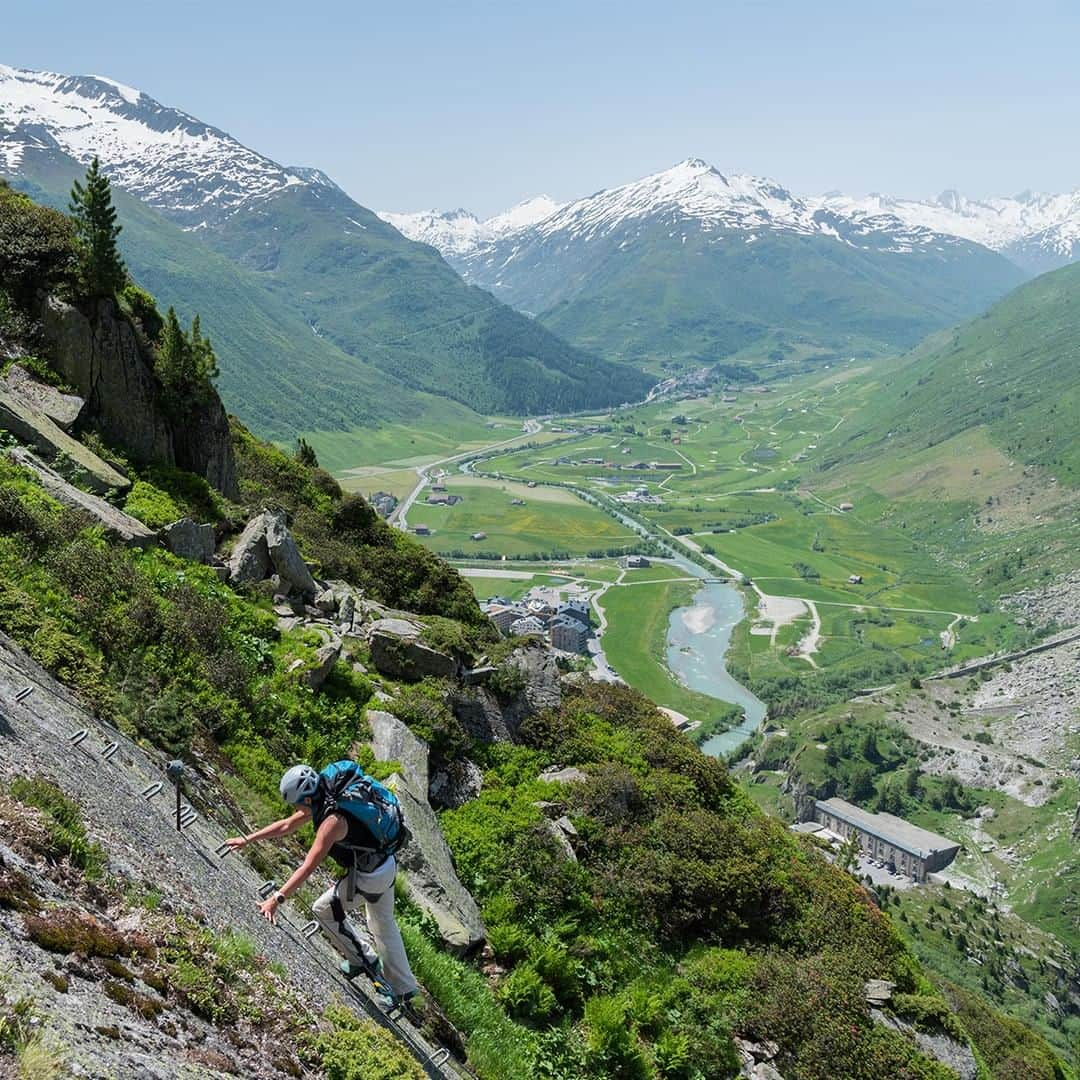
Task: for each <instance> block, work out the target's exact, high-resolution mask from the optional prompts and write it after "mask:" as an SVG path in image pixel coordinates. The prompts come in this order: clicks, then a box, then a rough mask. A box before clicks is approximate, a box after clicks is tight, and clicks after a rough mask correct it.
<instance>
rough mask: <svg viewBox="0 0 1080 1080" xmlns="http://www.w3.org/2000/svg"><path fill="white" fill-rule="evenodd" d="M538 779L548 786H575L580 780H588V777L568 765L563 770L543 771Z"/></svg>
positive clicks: (586, 774)
mask: <svg viewBox="0 0 1080 1080" xmlns="http://www.w3.org/2000/svg"><path fill="white" fill-rule="evenodd" d="M539 779H541V780H543V781H545V782H546V783H549V784H576V783H578V782H579V781H580V780H588V779H589V776H588V773H583V772H582V771H581V770H580V769H579V768H577V767H576V766H574V765H570V766H568V767H567V768H565V769H559V768H552V769H545V770H544V771H543V772H542V773H541V774H540V777H539Z"/></svg>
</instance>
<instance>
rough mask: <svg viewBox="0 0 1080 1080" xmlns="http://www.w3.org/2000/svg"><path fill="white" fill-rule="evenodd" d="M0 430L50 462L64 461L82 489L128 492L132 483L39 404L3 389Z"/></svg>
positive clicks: (0, 405) (0, 391) (0, 407)
mask: <svg viewBox="0 0 1080 1080" xmlns="http://www.w3.org/2000/svg"><path fill="white" fill-rule="evenodd" d="M0 431H9V432H10V433H11V434H12V435H14V436H15V438H16V439H18V440H19V442H22V443H25V444H26V445H27V446H29V447H30V448H31V449H33V450H35V451H37V452H38V453H39V454H41V455H42V456H43V457H45V458H46V459H48V460H49V461H51V462H56V461H57V460H60V459H62V460H64V461H66V462H67V463H68V466H67V468H66V469H65V471H67V472H70V473H75V474H77V475H78V477H79V480H80V486H82V487H85V488H88V489H89V490H90V491H93V492H94V493H95V494H97V495H104V494H105V492H107V491H127V489H128V488H129V487H131V481H130V480H128V478H127V477H126V476H124V475H123V474H122V473H119V472H117V471H116V469H114V468H113V467H112V466H111V465H110V464H109V463H108V462H106V461H102V460H101V458H99V457H98V456H97V454H95V453H93V452H92V451H90V450H88V449H87V448H86V447H85V446H83V444H82V443H81V442H79V441H78V440H77V439H73V438H72V437H71V436H70V435H69V434H68V433H67V432H66V431H64V430H63V429H61V428H59V427H57V425H56V424H55V423H53V421H52V420H50V419H49V418H48V417H47V416H46V415H45V413H43V412H42V411H41V410H40V409H39V408H38V407H37V406H36V405H31V404H30V403H29V402H28V401H26V400H24V399H23V398H22V397H20V396H19V395H17V394H13V393H12V392H11V391H10V390H8V389H6V388H5V387H3V386H0Z"/></svg>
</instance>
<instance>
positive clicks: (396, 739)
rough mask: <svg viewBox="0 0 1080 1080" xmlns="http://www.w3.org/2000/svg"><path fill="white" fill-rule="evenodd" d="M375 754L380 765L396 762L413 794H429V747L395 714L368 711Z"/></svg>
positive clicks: (372, 748) (372, 746) (373, 710)
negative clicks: (381, 762)
mask: <svg viewBox="0 0 1080 1080" xmlns="http://www.w3.org/2000/svg"><path fill="white" fill-rule="evenodd" d="M367 722H368V726H369V727H370V728H371V743H370V745H371V751H372V753H373V754H374V755H375V757H376V758H377V759H378V760H379V761H396V762H398V764H399V765H400V766H401V774H402V776H404V777H405V779H406V780H407V781H408V782H409V784H410V785H411V786H412V788H413V790H414V791H416V792H418V793H422V794H426V792H427V790H428V745H427V743H426V742H424V740H423V739H419V738H417V737H416V736H415V735H414V734H413V733H412V732H411V731H410V730H409V729H408V727H406V725H405V724H403V723H402V722H401V721H400V720H399V719H398V718H397V717H396V716H395V715H394V714H393V713H389V712H383V711H382V710H381V709H368V711H367Z"/></svg>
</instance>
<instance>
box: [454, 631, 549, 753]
mask: <svg viewBox="0 0 1080 1080" xmlns="http://www.w3.org/2000/svg"><path fill="white" fill-rule="evenodd" d="M505 663H506V664H508V665H511V666H513V667H515V668H517V670H518V672H519V673H520V674H521V679H522V689H521V690H520V691H519V692H518V693H517V694H516V695H515V696H514V697H513V699H512V700H509V701H506V700H504V699H502V698H500V697H498V696H497V695H496V694H494V693H493V692H492V691H491V690H489V689H488V688H487V687H485V686H468V685H466V686H462V687H458V688H456V689H455V690H454V691H453V692H452V695H451V698H450V707H451V709H452V710H453V712H454V715H455V716H456V717H457V719H458V720H459V721H460V722H461V725H462V726H463V727H464V728H465V730H466V731H467V732H468V733H469V734H470V735H471V736H472V737H473V738H474V739H479V740H481V741H482V742H515V741H516V740H517V731H518V726H519V725H520V723H521V721H522V720H524V719H525V718H526V717H529V716H532V715H534V714H535V713H537V712H541V711H542V710H544V709H554V708H558V706H559V704H560V702H561V701H562V680H561V678H560V674H559V669H558V666H557V665H556V663H555V657H554V655H553V654H552V653H551V651H550V650H549V649H547V648H545V647H544V646H543V645H542V644H540V643H539V642H535V643H530V644H528V645H524V646H522V647H521V648H520V649H516V650H515V651H514V652H513V653H511V655H510V656H509V658H508V659H507V660H506V661H505Z"/></svg>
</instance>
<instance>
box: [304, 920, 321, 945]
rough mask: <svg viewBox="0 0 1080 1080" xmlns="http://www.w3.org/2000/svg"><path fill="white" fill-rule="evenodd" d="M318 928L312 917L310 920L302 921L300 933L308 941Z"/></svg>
mask: <svg viewBox="0 0 1080 1080" xmlns="http://www.w3.org/2000/svg"><path fill="white" fill-rule="evenodd" d="M319 929H320V927H319V924H318V923H317V922H316V921H315V920H314V919H312V920H311V922H307V923H304V925H303V926H301V927H300V933H301V934H303V935H304V937H306V938H307V939H308V941H310V940H311V939H312V938H313V937H314V936H315V935H316V934H317V933H318V932H319Z"/></svg>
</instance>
